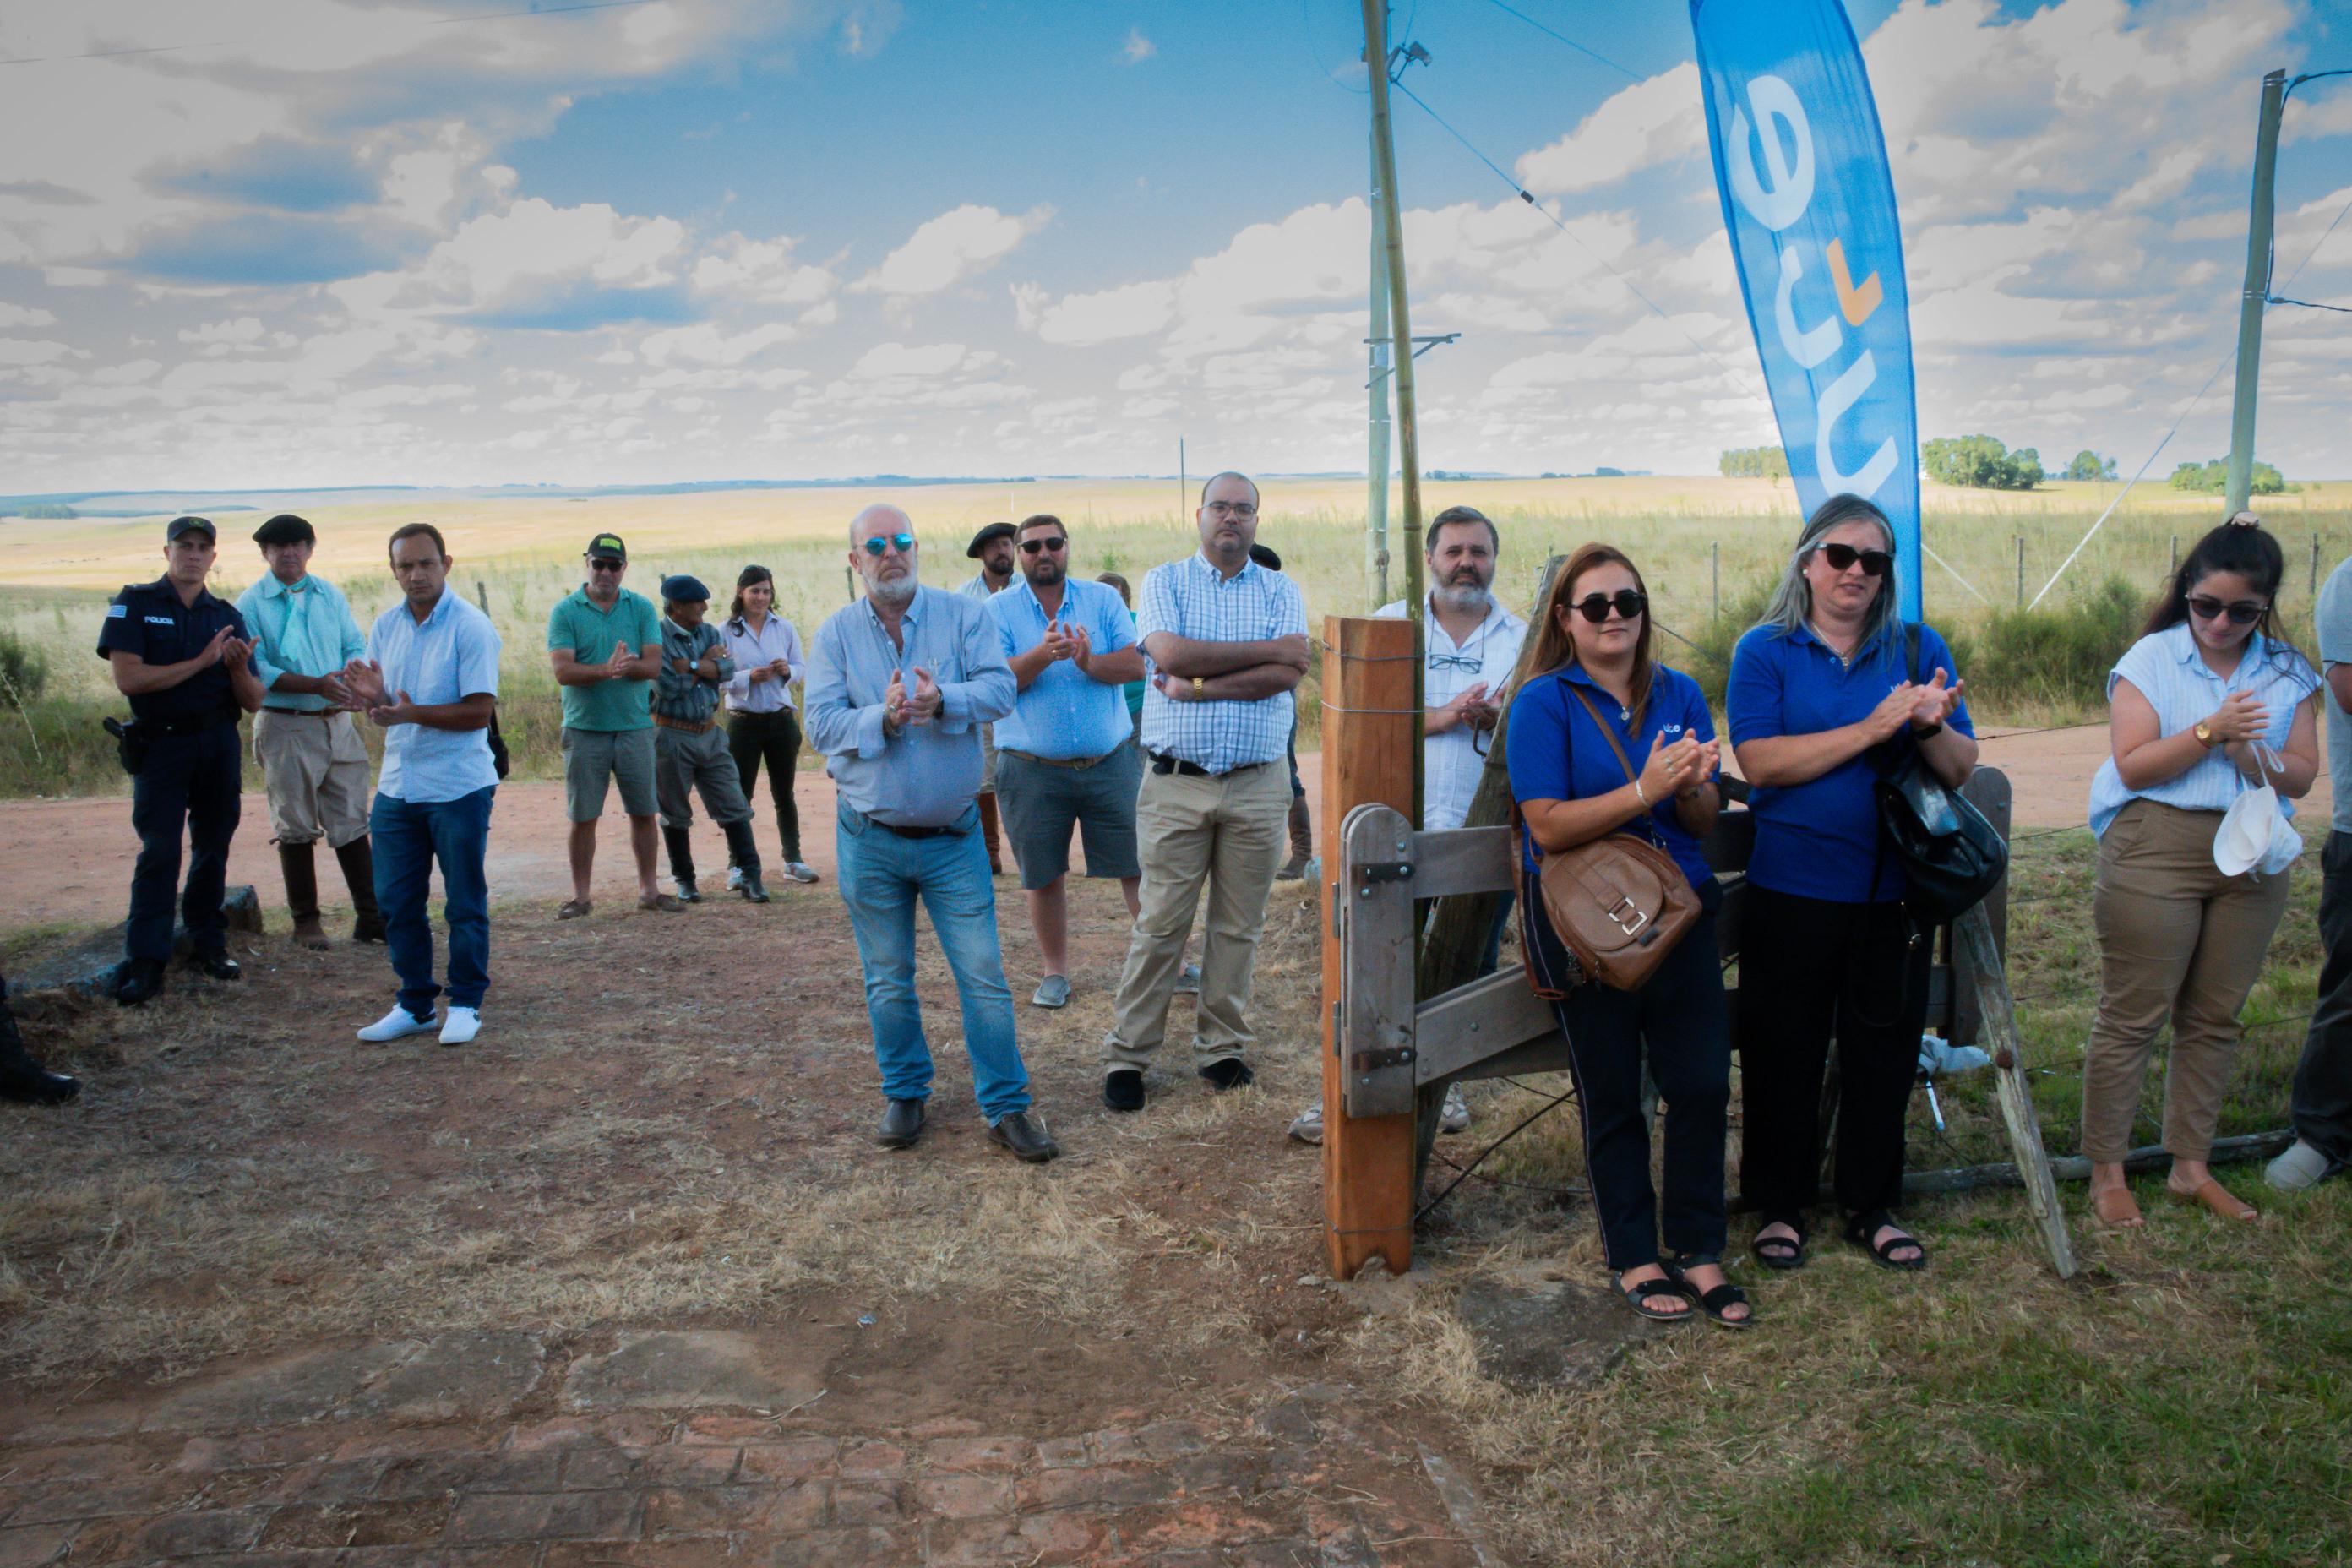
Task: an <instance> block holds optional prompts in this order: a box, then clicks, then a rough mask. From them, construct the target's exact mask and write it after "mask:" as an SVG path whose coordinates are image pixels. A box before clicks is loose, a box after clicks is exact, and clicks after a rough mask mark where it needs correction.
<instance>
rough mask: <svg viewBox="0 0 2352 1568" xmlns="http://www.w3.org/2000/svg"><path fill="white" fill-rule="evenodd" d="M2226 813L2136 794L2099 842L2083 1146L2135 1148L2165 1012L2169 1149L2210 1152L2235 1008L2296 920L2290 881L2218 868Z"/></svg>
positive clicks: (2190, 1156) (2111, 1157) (2104, 1158)
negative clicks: (2216, 846) (2285, 925)
mask: <svg viewBox="0 0 2352 1568" xmlns="http://www.w3.org/2000/svg"><path fill="white" fill-rule="evenodd" d="M2220 826H2221V813H2220V812H2218V811H2183V810H2181V809H2180V808H2179V807H2178V806H2170V805H2161V804H2159V803H2158V802H2156V801H2152V800H2135V801H2133V802H2131V803H2130V804H2129V805H2126V806H2125V807H2124V808H2123V810H2121V811H2120V812H2118V813H2116V819H2115V820H2114V821H2113V822H2111V823H2109V824H2108V825H2107V831H2106V834H2105V837H2102V838H2101V839H2100V840H2099V880H2098V889H2097V891H2096V893H2095V895H2094V897H2093V900H2092V904H2091V909H2092V913H2093V916H2094V918H2095V921H2096V922H2097V927H2098V933H2099V1016H2098V1018H2097V1020H2096V1021H2095V1023H2093V1024H2092V1026H2091V1043H2090V1046H2089V1047H2088V1049H2087V1050H2086V1051H2085V1053H2084V1061H2083V1152H2084V1154H2085V1155H2086V1156H2088V1157H2089V1158H2090V1159H2092V1160H2094V1161H2096V1162H2099V1163H2115V1162H2116V1161H2119V1160H2121V1159H2122V1158H2123V1157H2124V1156H2125V1155H2126V1154H2127V1153H2129V1152H2131V1133H2132V1122H2133V1120H2134V1119H2135V1118H2136V1117H2137V1115H2138V1113H2139V1096H2140V1085H2141V1082H2142V1080H2143V1079H2146V1077H2147V1062H2148V1058H2149V1056H2150V1055H2151V1054H2152V1053H2153V1052H2154V1050H2155V1047H2156V1037H2157V1035H2158V1033H2159V1032H2160V1031H2161V1030H2162V1029H2163V1027H2164V1025H2165V1022H2166V1020H2167V1019H2170V1021H2171V1024H2172V1049H2171V1052H2170V1055H2169V1058H2168V1062H2167V1064H2166V1068H2165V1078H2164V1147H2165V1150H2166V1152H2168V1153H2170V1154H2171V1155H2172V1156H2173V1158H2175V1159H2177V1160H2202V1159H2204V1158H2205V1157H2206V1156H2207V1155H2208V1154H2210V1153H2211V1152H2212V1149H2213V1130H2214V1128H2215V1127H2216V1126H2217V1125H2218V1124H2219V1123H2220V1121H2221V1101H2222V1099H2223V1097H2224V1096H2225V1095H2226V1094H2227V1093H2228V1092H2229V1088H2230V1069H2231V1063H2232V1062H2233V1061H2234V1060H2235V1059H2236V1058H2237V1054H2238V1009H2239V1008H2240V1007H2242V1006H2243V1005H2245V1000H2246V994H2247V993H2248V992H2250V991H2252V989H2253V987H2254V982H2255V981H2256V980H2257V979H2258V978H2260V977H2261V975H2262V972H2263V955H2264V954H2265V953H2266V952H2269V950H2270V943H2271V936H2272V933H2273V932H2274V931H2277V930H2278V923H2279V918H2280V916H2282V915H2284V913H2285V912H2286V895H2287V879H2286V876H2285V875H2284V874H2282V875H2279V876H2274V877H2263V878H2261V879H2255V878H2252V877H2225V876H2223V875H2222V874H2221V868H2219V867H2217V866H2215V865H2214V864H2213V834H2214V832H2215V830H2216V829H2218V828H2219V827H2220Z"/></svg>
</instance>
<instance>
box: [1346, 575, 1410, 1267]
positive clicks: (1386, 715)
mask: <svg viewBox="0 0 2352 1568" xmlns="http://www.w3.org/2000/svg"><path fill="white" fill-rule="evenodd" d="M1417 629H1418V628H1417V627H1415V626H1413V624H1412V622H1411V621H1403V620H1380V619H1374V618H1371V617H1370V616H1328V617H1327V618H1326V619H1325V620H1324V623H1323V644H1324V653H1323V822H1324V829H1323V830H1324V832H1325V833H1326V834H1327V835H1337V834H1338V833H1339V827H1340V825H1341V824H1342V823H1344V822H1346V821H1347V819H1348V813H1349V811H1351V810H1353V809H1354V808H1355V807H1357V806H1359V805H1364V804H1366V803H1367V802H1372V803H1377V804H1379V805H1386V806H1391V807H1393V808H1395V809H1396V810H1398V811H1401V812H1404V813H1406V814H1407V815H1408V818H1409V817H1410V814H1411V812H1412V785H1413V763H1415V762H1416V761H1417V760H1418V759H1417V758H1416V756H1415V754H1414V753H1415V752H1416V750H1417V748H1416V747H1415V746H1414V745H1413V731H1414V724H1413V720H1414V719H1415V718H1417V717H1418V714H1417V713H1416V712H1415V711H1414V703H1415V701H1416V698H1415V694H1414V691H1413V685H1414V680H1413V678H1414V676H1415V675H1416V674H1418V673H1419V669H1418V667H1419V663H1420V660H1419V658H1417V656H1416V654H1415V652H1414V644H1415V642H1416V640H1417V639H1416V638H1415V637H1414V633H1415V631H1416V630H1417ZM1336 843H1337V840H1336V838H1335V839H1334V846H1333V847H1332V848H1330V849H1328V850H1327V852H1326V853H1325V855H1324V857H1323V867H1324V870H1323V909H1324V917H1325V918H1324V924H1323V1008H1322V1012H1323V1216H1324V1240H1325V1244H1326V1248H1325V1249H1326V1253H1327V1255H1328V1259H1329V1263H1330V1268H1331V1273H1332V1275H1333V1276H1334V1277H1335V1278H1337V1279H1354V1278H1355V1277H1356V1273H1357V1271H1358V1270H1359V1269H1360V1268H1363V1266H1364V1265H1365V1264H1366V1263H1368V1262H1370V1260H1371V1259H1372V1258H1381V1259H1382V1260H1383V1261H1384V1262H1386V1263H1387V1265H1388V1267H1389V1271H1390V1272H1391V1273H1392V1274H1402V1273H1403V1272H1404V1271H1405V1270H1406V1268H1409V1267H1411V1266H1412V1211H1413V1204H1414V1202H1415V1201H1416V1200H1417V1198H1418V1196H1419V1193H1418V1190H1417V1189H1416V1187H1415V1185H1414V1182H1413V1125H1412V1122H1413V1119H1412V1116H1411V1115H1410V1114H1407V1115H1403V1116H1367V1117H1352V1116H1349V1114H1348V1111H1347V1107H1346V1105H1345V1104H1344V1103H1343V1098H1342V1097H1343V1090H1344V1080H1343V1076H1342V1064H1341V1062H1340V1059H1339V1050H1340V1044H1341V1042H1340V1039H1339V1020H1338V1014H1337V1011H1336V1009H1337V1008H1338V1005H1339V997H1340V992H1341V988H1342V979H1343V970H1342V964H1341V960H1340V943H1339V921H1341V920H1344V919H1345V918H1346V915H1345V906H1346V904H1347V898H1346V894H1347V889H1345V888H1343V887H1341V886H1339V884H1338V878H1339V864H1340V859H1341V857H1340V856H1339V854H1338V853H1337V852H1336Z"/></svg>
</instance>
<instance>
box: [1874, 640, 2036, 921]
mask: <svg viewBox="0 0 2352 1568" xmlns="http://www.w3.org/2000/svg"><path fill="white" fill-rule="evenodd" d="M1904 634H1905V638H1906V647H1907V649H1908V652H1909V656H1910V657H1909V660H1908V664H1909V668H1910V669H1911V671H1912V675H1913V679H1917V675H1918V668H1919V627H1918V626H1917V624H1916V623H1914V624H1912V625H1910V626H1906V627H1905V628H1904ZM1874 788H1875V793H1876V795H1877V797H1878V824H1879V832H1880V839H1879V843H1880V847H1881V849H1882V852H1884V851H1885V850H1892V851H1893V853H1894V855H1895V858H1897V859H1898V860H1900V861H1902V863H1903V880H1904V884H1905V888H1904V895H1903V902H1904V904H1905V906H1906V908H1908V909H1909V910H1910V911H1911V914H1912V917H1913V918H1914V919H1915V920H1916V921H1918V923H1919V924H1920V925H1921V926H1922V927H1923V928H1933V927H1936V926H1940V925H1948V924H1949V923H1951V922H1952V921H1956V920H1958V918H1959V917H1960V916H1961V915H1963V914H1965V913H1966V912H1967V911H1968V910H1971V909H1973V908H1975V907H1976V905H1977V904H1978V903H1979V902H1980V901H1981V900H1983V898H1984V896H1985V895H1986V894H1987V893H1990V892H1991V891H1992V890H1993V889H1994V887H1995V886H1996V885H1998V884H1999V883H2000V879H2001V878H2002V876H2004V875H2005V874H2006V873H2007V872H2008V869H2009V845H2008V843H2007V841H2006V840H2004V839H2003V838H2002V837H2001V836H2000V831H1999V830H1998V829H1996V828H1995V827H1994V826H1993V825H1992V824H1991V823H1990V822H1989V821H1987V820H1986V819H1985V815H1984V813H1983V812H1981V811H1979V810H1978V809H1977V808H1976V807H1975V806H1973V805H1970V804H1969V802H1968V800H1967V799H1966V798H1964V797H1963V796H1961V795H1959V794H1958V793H1957V792H1955V791H1954V790H1952V789H1951V788H1950V787H1949V786H1948V785H1947V784H1945V783H1944V781H1943V780H1942V779H1940V778H1937V776H1936V773H1935V770H1934V769H1932V768H1930V767H1928V766H1927V763H1926V761H1925V760H1924V759H1923V758H1922V757H1921V756H1920V754H1919V747H1918V745H1917V744H1916V742H1914V743H1913V744H1911V745H1908V746H1906V747H1904V748H1903V751H1902V754H1901V756H1900V757H1899V758H1898V759H1897V760H1896V761H1895V763H1894V764H1893V765H1892V766H1891V767H1888V768H1886V769H1885V770H1884V771H1883V772H1882V773H1880V774H1879V777H1878V782H1877V784H1876V785H1875V786H1874Z"/></svg>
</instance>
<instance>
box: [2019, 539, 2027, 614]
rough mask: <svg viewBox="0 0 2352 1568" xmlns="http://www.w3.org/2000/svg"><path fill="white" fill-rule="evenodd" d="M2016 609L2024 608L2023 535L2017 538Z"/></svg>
mask: <svg viewBox="0 0 2352 1568" xmlns="http://www.w3.org/2000/svg"><path fill="white" fill-rule="evenodd" d="M2017 607H2018V608H2019V609H2023V608H2025V535H2023V534H2019V535H2018V536H2017Z"/></svg>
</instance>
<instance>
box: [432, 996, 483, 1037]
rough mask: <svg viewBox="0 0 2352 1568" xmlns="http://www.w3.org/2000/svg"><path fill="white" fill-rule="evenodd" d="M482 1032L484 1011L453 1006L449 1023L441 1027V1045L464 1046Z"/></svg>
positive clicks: (450, 1010)
mask: <svg viewBox="0 0 2352 1568" xmlns="http://www.w3.org/2000/svg"><path fill="white" fill-rule="evenodd" d="M481 1032H482V1010H481V1009H480V1008H478V1007H458V1006H455V1005H453V1006H451V1007H450V1009H449V1021H448V1022H447V1023H446V1024H444V1025H442V1026H441V1043H442V1044H443V1045H445V1046H462V1045H464V1044H465V1043H466V1042H467V1041H468V1040H470V1039H472V1038H473V1037H475V1036H476V1035H478V1034H480V1033H481Z"/></svg>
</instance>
